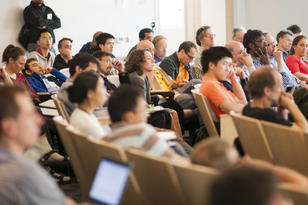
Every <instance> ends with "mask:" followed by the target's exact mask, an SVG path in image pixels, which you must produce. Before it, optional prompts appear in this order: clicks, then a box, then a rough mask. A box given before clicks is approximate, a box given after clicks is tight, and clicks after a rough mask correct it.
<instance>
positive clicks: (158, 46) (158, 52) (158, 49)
mask: <svg viewBox="0 0 308 205" xmlns="http://www.w3.org/2000/svg"><path fill="white" fill-rule="evenodd" d="M140 42H141V41H140ZM153 44H154V60H155V63H156V64H157V65H159V63H160V62H161V61H162V60H163V59H164V57H166V54H167V41H166V38H165V37H164V36H162V35H157V36H155V37H154V38H153Z"/></svg>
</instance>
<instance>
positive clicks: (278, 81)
mask: <svg viewBox="0 0 308 205" xmlns="http://www.w3.org/2000/svg"><path fill="white" fill-rule="evenodd" d="M274 79H275V86H274V87H273V88H272V89H271V93H270V94H269V97H270V98H271V101H272V106H277V105H278V103H279V99H280V95H281V92H282V91H283V86H282V78H281V75H280V74H279V73H277V72H274Z"/></svg>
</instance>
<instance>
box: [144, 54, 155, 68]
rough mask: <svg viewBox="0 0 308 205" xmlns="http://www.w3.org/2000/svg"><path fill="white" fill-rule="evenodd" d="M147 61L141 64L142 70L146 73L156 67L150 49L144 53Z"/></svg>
mask: <svg viewBox="0 0 308 205" xmlns="http://www.w3.org/2000/svg"><path fill="white" fill-rule="evenodd" d="M144 57H145V61H144V62H143V63H142V64H141V66H142V70H143V71H144V72H146V73H148V72H151V71H153V68H154V63H155V61H154V58H153V56H152V54H151V53H150V52H149V51H145V53H144Z"/></svg>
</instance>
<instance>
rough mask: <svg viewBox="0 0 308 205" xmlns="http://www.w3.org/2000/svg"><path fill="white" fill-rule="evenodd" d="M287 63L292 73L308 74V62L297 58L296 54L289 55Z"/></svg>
mask: <svg viewBox="0 0 308 205" xmlns="http://www.w3.org/2000/svg"><path fill="white" fill-rule="evenodd" d="M286 64H287V66H288V68H289V69H290V71H291V72H292V73H298V72H299V73H304V74H308V62H307V61H303V60H301V59H299V58H297V57H296V56H294V55H290V56H288V58H287V59H286Z"/></svg>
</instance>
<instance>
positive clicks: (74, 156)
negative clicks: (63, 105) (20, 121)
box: [53, 116, 87, 199]
mask: <svg viewBox="0 0 308 205" xmlns="http://www.w3.org/2000/svg"><path fill="white" fill-rule="evenodd" d="M53 120H54V122H55V125H56V128H57V130H58V132H59V134H60V137H61V140H62V143H63V145H64V148H65V151H66V153H67V154H68V156H69V158H70V162H71V165H72V168H73V170H74V173H75V175H76V178H77V180H78V181H79V183H80V187H81V193H82V198H83V199H86V198H87V190H86V189H85V188H86V183H87V179H86V174H85V172H84V168H83V165H82V164H81V162H80V157H79V155H80V152H77V149H76V147H75V144H74V141H73V139H72V136H71V135H70V134H69V133H68V131H67V130H66V128H67V127H68V123H67V122H66V121H65V120H63V118H62V117H61V116H57V117H54V118H53Z"/></svg>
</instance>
